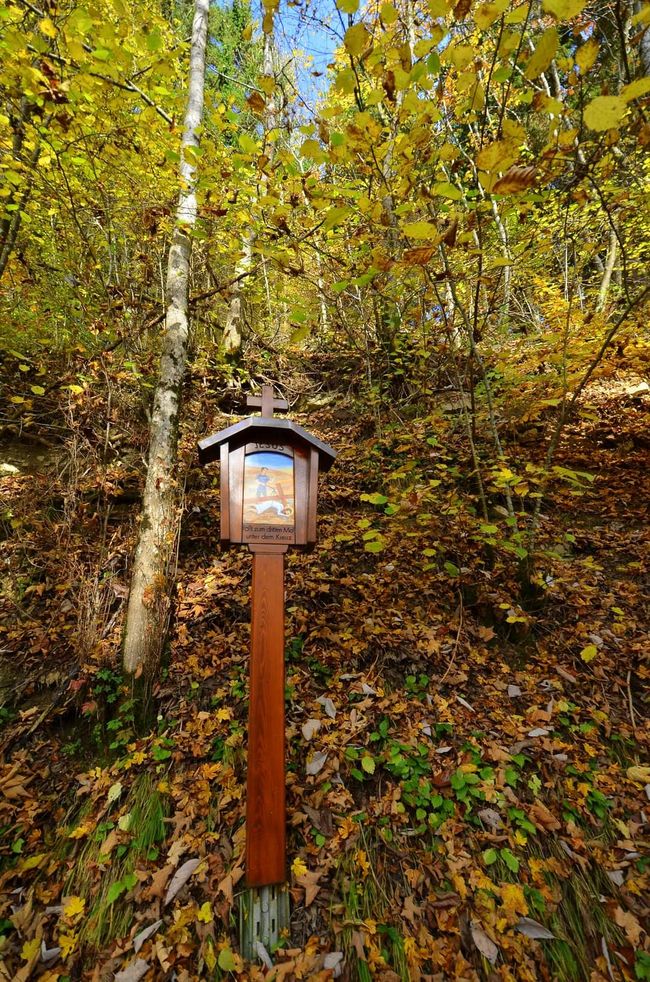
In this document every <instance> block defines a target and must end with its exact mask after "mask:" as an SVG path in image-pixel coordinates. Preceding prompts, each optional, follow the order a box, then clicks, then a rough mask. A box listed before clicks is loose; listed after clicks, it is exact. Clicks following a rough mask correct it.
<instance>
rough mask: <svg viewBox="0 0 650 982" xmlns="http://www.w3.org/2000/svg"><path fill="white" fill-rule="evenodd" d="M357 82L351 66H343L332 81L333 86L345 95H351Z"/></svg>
mask: <svg viewBox="0 0 650 982" xmlns="http://www.w3.org/2000/svg"><path fill="white" fill-rule="evenodd" d="M356 84H357V77H356V75H355V74H354V72H353V71H352V69H351V68H345V69H344V70H343V71H342V72H339V73H338V75H337V76H336V80H335V82H334V87H335V88H336V89H337V90H338V91H339V92H343V93H345V95H352V93H353V92H354V89H355V86H356Z"/></svg>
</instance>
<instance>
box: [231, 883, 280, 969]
mask: <svg viewBox="0 0 650 982" xmlns="http://www.w3.org/2000/svg"><path fill="white" fill-rule="evenodd" d="M288 928H289V891H288V889H287V885H286V883H278V884H275V885H274V886H269V887H253V888H252V889H249V890H245V891H244V893H243V895H242V898H241V902H240V905H239V943H240V947H241V953H242V955H243V956H244V958H245V959H246V960H247V961H253V960H257V959H259V957H260V955H259V951H258V948H257V943H258V942H259V944H260V945H263V946H264V948H265V949H266V951H267V952H268V954H269V955H271V953H272V950H273V947H274V946H275V945H277V943H278V941H279V940H280V938H281V935H282V932H283V931H286V930H287V929H288Z"/></svg>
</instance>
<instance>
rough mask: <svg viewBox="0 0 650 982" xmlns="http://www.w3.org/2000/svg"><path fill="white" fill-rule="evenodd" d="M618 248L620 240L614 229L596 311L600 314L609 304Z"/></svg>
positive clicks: (611, 234)
mask: <svg viewBox="0 0 650 982" xmlns="http://www.w3.org/2000/svg"><path fill="white" fill-rule="evenodd" d="M617 246H618V239H617V238H616V232H615V231H614V229H612V231H611V232H610V233H609V248H608V250H607V262H606V263H605V270H604V272H603V278H602V280H601V281H600V290H599V291H598V301H597V303H596V310H597V311H599V312H600V311H601V310H604V309H605V304H606V303H607V294H608V293H609V284H610V282H611V279H612V272H613V270H614V264H615V262H616V252H617Z"/></svg>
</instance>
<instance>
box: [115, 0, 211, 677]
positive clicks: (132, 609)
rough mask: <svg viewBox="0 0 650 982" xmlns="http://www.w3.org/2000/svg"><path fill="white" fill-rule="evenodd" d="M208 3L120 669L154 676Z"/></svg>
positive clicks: (200, 26) (172, 502) (200, 17)
mask: <svg viewBox="0 0 650 982" xmlns="http://www.w3.org/2000/svg"><path fill="white" fill-rule="evenodd" d="M208 7H209V0H195V6H194V21H193V24H192V47H191V54H190V72H189V91H188V98H187V110H186V113H185V126H184V129H183V137H182V141H181V165H180V178H181V190H180V194H179V198H178V208H177V212H176V228H175V230H174V234H173V238H172V243H171V247H170V249H169V259H168V265H167V283H166V293H167V312H166V317H165V328H164V335H163V344H162V354H161V359H160V368H159V374H158V382H157V385H156V391H155V394H154V403H153V413H152V417H151V426H150V442H149V460H148V467H147V480H146V484H145V490H144V497H143V502H142V517H141V525H140V536H139V539H138V544H137V547H136V552H135V559H134V564H133V578H132V580H131V591H130V594H129V604H128V609H127V615H126V628H125V635H124V669H125V671H126V672H128V673H129V674H135V675H136V676H137V675H140V674H142V673H143V672H144V674H145V676H146V677H147V678H148V679H151V678H153V677H154V676H155V674H156V672H157V669H158V666H159V663H160V655H161V652H162V648H163V644H164V641H165V637H166V633H167V628H168V625H169V612H170V607H171V599H170V595H171V582H170V573H171V570H172V566H173V560H174V554H175V548H174V546H175V540H176V528H177V515H176V508H177V498H178V495H177V490H178V489H177V481H176V478H175V474H174V471H175V464H176V452H177V444H178V423H179V409H180V398H181V387H182V383H183V376H184V374H185V364H186V361H187V347H188V335H189V320H188V309H189V303H188V299H189V270H190V254H191V249H192V240H191V234H192V229H193V227H194V225H195V223H196V211H197V206H196V193H195V188H196V175H195V167H194V165H193V164H192V163H191V162H190V161H191V160H193V159H194V158H193V156H191V155H190V156H189V159H188V154H187V151H188V150H189V149H190V148H194V147H197V146H198V144H199V135H198V129H199V126H200V124H201V119H202V116H203V87H204V81H205V49H206V39H207V31H208Z"/></svg>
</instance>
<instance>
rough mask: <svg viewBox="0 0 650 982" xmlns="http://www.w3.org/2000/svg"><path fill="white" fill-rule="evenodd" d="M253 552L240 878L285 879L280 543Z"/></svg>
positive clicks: (252, 882) (254, 882)
mask: <svg viewBox="0 0 650 982" xmlns="http://www.w3.org/2000/svg"><path fill="white" fill-rule="evenodd" d="M250 549H251V552H253V589H252V606H253V611H252V626H251V635H252V636H251V665H250V704H249V722H248V786H247V793H246V882H247V884H248V886H250V887H255V886H266V885H268V884H272V883H282V882H284V880H285V878H286V858H285V857H286V832H285V823H286V820H285V776H284V554H285V552H286V550H287V547H286V545H279V544H277V545H276V544H269V545H251V546H250Z"/></svg>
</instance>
